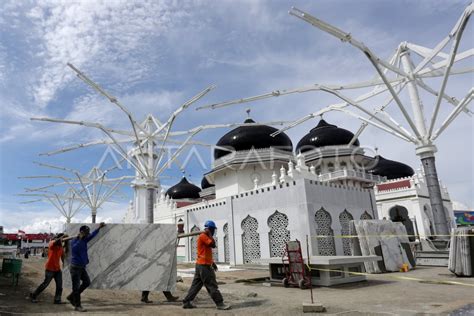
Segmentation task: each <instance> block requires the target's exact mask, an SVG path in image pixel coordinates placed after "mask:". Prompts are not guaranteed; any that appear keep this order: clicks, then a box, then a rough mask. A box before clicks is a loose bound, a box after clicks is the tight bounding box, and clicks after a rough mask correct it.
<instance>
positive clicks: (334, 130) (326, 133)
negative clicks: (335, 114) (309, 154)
mask: <svg viewBox="0 0 474 316" xmlns="http://www.w3.org/2000/svg"><path fill="white" fill-rule="evenodd" d="M353 137H354V134H352V133H351V132H349V131H348V130H346V129H343V128H339V127H337V126H336V125H332V124H329V123H328V122H326V121H325V120H323V119H321V120H320V121H319V123H318V125H317V126H316V127H315V128H313V129H312V130H310V131H309V133H308V134H306V135H305V136H303V138H301V140H300V141H299V142H298V145H296V152H297V153H299V152H302V153H303V152H306V151H310V150H313V149H314V148H316V147H324V146H337V145H347V144H349V143H350V142H351V140H352V138H353ZM353 145H354V146H359V140H358V139H356V141H355V142H354V144H353Z"/></svg>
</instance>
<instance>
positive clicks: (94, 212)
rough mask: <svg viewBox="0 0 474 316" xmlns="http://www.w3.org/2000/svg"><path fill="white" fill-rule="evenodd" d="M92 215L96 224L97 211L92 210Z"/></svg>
mask: <svg viewBox="0 0 474 316" xmlns="http://www.w3.org/2000/svg"><path fill="white" fill-rule="evenodd" d="M91 214H92V223H93V224H95V220H96V216H97V209H95V208H92V209H91Z"/></svg>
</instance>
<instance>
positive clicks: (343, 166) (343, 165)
mask: <svg viewBox="0 0 474 316" xmlns="http://www.w3.org/2000/svg"><path fill="white" fill-rule="evenodd" d="M339 165H340V166H341V169H347V163H346V162H345V161H341V163H340V164H339Z"/></svg>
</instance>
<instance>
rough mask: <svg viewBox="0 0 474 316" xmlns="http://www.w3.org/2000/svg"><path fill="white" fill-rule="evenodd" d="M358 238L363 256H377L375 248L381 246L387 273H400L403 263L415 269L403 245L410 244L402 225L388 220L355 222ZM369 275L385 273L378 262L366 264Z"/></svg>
mask: <svg viewBox="0 0 474 316" xmlns="http://www.w3.org/2000/svg"><path fill="white" fill-rule="evenodd" d="M352 222H353V225H354V229H355V231H356V233H357V236H358V238H357V239H354V242H359V245H353V247H352V248H353V249H356V248H357V246H359V247H360V249H361V254H362V255H363V256H367V255H376V253H375V248H376V247H378V246H380V248H381V250H382V255H383V261H384V264H385V268H386V269H387V271H399V270H400V268H401V266H402V264H403V263H407V264H408V265H409V268H413V267H412V266H411V265H410V262H409V261H408V256H407V254H406V252H405V249H404V248H403V247H402V246H401V243H405V242H406V243H408V237H407V236H406V235H407V232H406V229H405V227H404V226H403V224H402V223H394V222H392V221H387V220H355V221H352ZM365 266H366V271H367V272H368V273H381V272H384V271H382V270H381V269H380V267H379V266H378V264H377V263H376V262H373V263H366V264H365Z"/></svg>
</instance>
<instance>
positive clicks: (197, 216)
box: [185, 179, 376, 265]
mask: <svg viewBox="0 0 474 316" xmlns="http://www.w3.org/2000/svg"><path fill="white" fill-rule="evenodd" d="M374 201H375V200H374V197H373V192H372V190H367V189H359V188H350V187H343V186H337V185H331V184H329V183H321V182H315V181H311V180H305V179H298V180H295V181H288V182H286V183H280V184H277V185H275V186H273V185H270V186H266V187H261V188H258V189H257V190H251V191H247V192H242V193H239V194H237V195H233V196H231V197H227V198H223V199H219V200H216V201H215V203H214V201H212V203H211V202H210V203H209V205H207V206H206V205H204V204H205V203H200V204H199V205H193V206H190V207H189V208H187V211H186V215H185V222H186V231H192V229H193V228H194V229H195V230H197V229H203V227H202V226H203V224H204V222H205V221H206V220H208V219H212V220H214V221H215V222H216V224H217V226H218V230H217V234H216V237H217V240H218V261H219V262H226V261H227V262H229V263H231V264H233V265H235V264H248V263H258V262H259V260H260V259H268V258H271V257H281V255H282V254H283V249H284V245H285V242H286V241H287V240H290V239H291V240H295V239H298V240H300V241H301V244H302V247H303V249H305V247H306V242H305V240H306V235H309V236H316V235H326V234H328V232H329V231H331V230H332V232H333V234H334V235H341V234H343V235H344V234H348V233H349V232H348V222H349V221H350V220H351V219H361V218H362V219H364V218H365V219H368V218H376V210H375V207H376V206H375V202H374ZM321 209H324V210H325V211H324V212H319V213H318V211H320V210H321ZM328 214H329V217H330V218H331V220H330V221H329V222H330V223H329V224H328V220H327V215H328ZM320 215H322V216H320ZM367 216H368V217H367ZM316 217H318V218H319V219H320V221H319V222H317V221H316ZM318 223H319V224H321V223H322V226H324V227H322V226H321V225H319V226H318V225H317V224H318ZM326 240H327V239H326ZM326 240H323V241H322V242H321V241H319V242H318V239H317V238H310V248H311V251H312V255H350V253H348V251H350V250H348V244H347V240H348V239H345V241H343V239H341V238H335V239H334V241H333V242H332V243H331V240H330V239H329V240H327V241H326ZM193 242H195V240H193V239H192V238H188V241H187V249H188V254H187V260H188V261H192V260H193V258H195V257H193V255H192V252H193V251H195V249H194V250H193V249H192V247H188V246H192V244H193ZM325 245H326V246H325ZM327 245H329V246H327ZM328 247H332V248H333V253H331V251H328V250H327V248H328ZM323 248H324V249H323ZM226 253H227V258H226ZM226 259H227V260H226Z"/></svg>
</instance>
